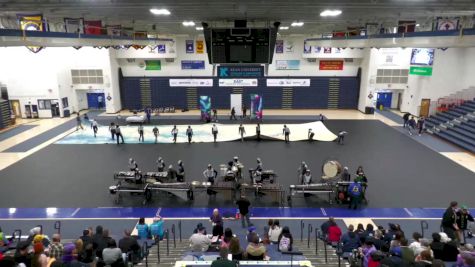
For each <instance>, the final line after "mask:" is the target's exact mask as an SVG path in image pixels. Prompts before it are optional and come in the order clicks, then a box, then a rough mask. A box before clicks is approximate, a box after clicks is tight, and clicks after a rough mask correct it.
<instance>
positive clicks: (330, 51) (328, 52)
mask: <svg viewBox="0 0 475 267" xmlns="http://www.w3.org/2000/svg"><path fill="white" fill-rule="evenodd" d="M323 53H324V54H331V53H332V48H331V47H324V48H323Z"/></svg>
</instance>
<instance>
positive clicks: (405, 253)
mask: <svg viewBox="0 0 475 267" xmlns="http://www.w3.org/2000/svg"><path fill="white" fill-rule="evenodd" d="M400 244H401V246H400V248H401V256H402V260H403V261H404V264H405V265H411V264H413V263H414V259H415V258H416V256H414V250H412V249H411V248H409V242H408V241H407V239H405V238H403V239H401V242H400Z"/></svg>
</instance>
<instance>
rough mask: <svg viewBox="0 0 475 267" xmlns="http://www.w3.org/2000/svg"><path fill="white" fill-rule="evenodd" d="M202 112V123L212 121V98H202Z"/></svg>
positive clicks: (203, 96)
mask: <svg viewBox="0 0 475 267" xmlns="http://www.w3.org/2000/svg"><path fill="white" fill-rule="evenodd" d="M200 111H201V120H202V121H211V97H209V96H205V95H202V96H200Z"/></svg>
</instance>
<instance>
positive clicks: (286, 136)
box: [282, 125, 290, 143]
mask: <svg viewBox="0 0 475 267" xmlns="http://www.w3.org/2000/svg"><path fill="white" fill-rule="evenodd" d="M282 134H283V135H284V137H285V142H286V143H288V142H289V141H290V140H289V137H290V129H289V127H287V125H284V128H283V129H282Z"/></svg>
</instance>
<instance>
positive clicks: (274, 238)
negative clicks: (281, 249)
mask: <svg viewBox="0 0 475 267" xmlns="http://www.w3.org/2000/svg"><path fill="white" fill-rule="evenodd" d="M281 233H282V228H280V222H279V220H274V224H273V225H272V226H271V227H270V229H269V240H270V242H272V243H274V244H277V242H278V240H279V236H280V234H281Z"/></svg>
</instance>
